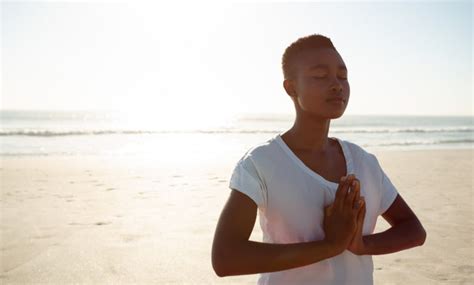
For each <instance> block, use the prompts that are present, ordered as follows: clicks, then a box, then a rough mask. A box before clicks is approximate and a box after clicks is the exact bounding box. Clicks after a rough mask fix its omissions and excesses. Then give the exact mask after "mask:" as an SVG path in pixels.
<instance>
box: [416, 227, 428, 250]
mask: <svg viewBox="0 0 474 285" xmlns="http://www.w3.org/2000/svg"><path fill="white" fill-rule="evenodd" d="M417 241H418V243H417V245H418V246H422V245H423V244H424V243H425V241H426V230H425V229H424V228H423V226H422V227H421V228H420V234H419V237H418V239H417Z"/></svg>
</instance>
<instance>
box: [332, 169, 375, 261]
mask: <svg viewBox="0 0 474 285" xmlns="http://www.w3.org/2000/svg"><path fill="white" fill-rule="evenodd" d="M365 212H366V207H365V200H364V197H363V196H360V182H359V180H358V179H357V178H355V176H354V175H353V174H350V175H348V176H343V177H341V181H340V182H339V186H338V188H337V191H336V198H335V199H334V203H332V204H331V205H329V206H326V207H325V208H324V231H325V233H326V236H325V240H326V241H328V242H330V243H332V244H333V245H334V246H335V247H336V248H338V249H341V252H342V251H344V250H345V249H347V250H349V251H351V252H352V253H353V254H356V255H364V254H365V245H364V241H363V239H362V226H363V224H364V217H365Z"/></svg>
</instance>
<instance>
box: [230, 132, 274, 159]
mask: <svg viewBox="0 0 474 285" xmlns="http://www.w3.org/2000/svg"><path fill="white" fill-rule="evenodd" d="M275 147H276V141H275V138H270V139H268V140H266V141H263V142H259V143H257V144H255V145H253V146H251V147H250V148H248V149H247V150H246V151H245V153H244V154H243V155H242V156H241V158H240V159H239V163H249V162H253V163H256V162H258V161H262V160H264V159H265V158H268V157H271V154H272V153H273V152H274V151H275Z"/></svg>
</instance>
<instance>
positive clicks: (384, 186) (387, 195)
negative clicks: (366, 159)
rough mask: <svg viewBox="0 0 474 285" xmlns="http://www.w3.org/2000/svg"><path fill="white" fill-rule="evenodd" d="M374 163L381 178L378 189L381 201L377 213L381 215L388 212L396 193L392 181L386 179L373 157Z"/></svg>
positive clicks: (386, 176)
mask: <svg viewBox="0 0 474 285" xmlns="http://www.w3.org/2000/svg"><path fill="white" fill-rule="evenodd" d="M374 157H375V155H374ZM375 161H376V164H377V167H378V169H379V171H380V175H381V176H382V178H381V179H382V181H381V188H380V192H381V193H380V195H381V199H380V205H379V211H378V214H379V215H382V214H383V213H385V211H387V210H388V208H390V206H391V205H392V203H393V201H395V198H397V195H398V191H397V188H396V187H395V185H393V183H392V181H390V178H388V175H387V174H386V173H385V171H384V170H383V169H382V167H381V166H380V163H379V161H378V159H377V158H376V157H375Z"/></svg>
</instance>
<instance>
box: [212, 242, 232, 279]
mask: <svg viewBox="0 0 474 285" xmlns="http://www.w3.org/2000/svg"><path fill="white" fill-rule="evenodd" d="M226 260H228V258H226V257H225V256H223V254H222V251H221V250H218V249H216V248H213V249H212V268H213V269H214V272H215V273H216V275H217V276H219V277H225V276H229V275H230V274H229V271H228V270H227V268H228V266H227V265H226Z"/></svg>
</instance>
